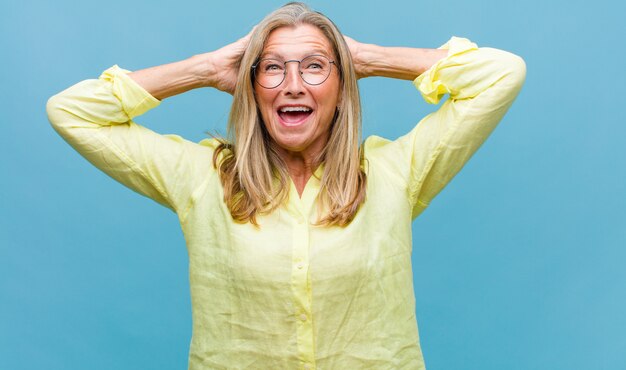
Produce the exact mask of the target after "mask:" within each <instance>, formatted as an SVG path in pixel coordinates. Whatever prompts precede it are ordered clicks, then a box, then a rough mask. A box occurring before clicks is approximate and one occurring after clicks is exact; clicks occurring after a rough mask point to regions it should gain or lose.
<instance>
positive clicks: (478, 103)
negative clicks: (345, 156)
mask: <svg viewBox="0 0 626 370" xmlns="http://www.w3.org/2000/svg"><path fill="white" fill-rule="evenodd" d="M347 41H348V43H349V45H350V43H352V45H351V52H352V53H353V60H354V62H355V67H356V68H357V71H358V73H359V74H360V75H361V77H368V76H385V77H392V78H400V79H407V80H414V81H413V83H414V85H415V86H416V87H417V88H418V90H419V91H420V92H421V93H422V96H423V97H424V99H425V100H426V101H427V102H428V103H431V104H437V103H439V101H440V100H441V98H442V97H443V96H444V95H446V94H449V95H450V97H449V99H448V100H447V101H446V102H445V103H444V104H443V105H442V106H441V107H440V108H439V110H437V111H436V112H433V113H431V114H429V115H427V116H426V117H424V118H423V119H422V120H421V121H420V122H419V123H418V124H417V126H415V127H414V128H413V129H412V130H411V131H410V132H409V133H408V134H406V135H404V136H403V137H401V138H399V139H398V140H395V141H393V142H390V141H388V140H385V139H382V138H378V137H372V138H370V139H368V141H367V142H366V146H365V150H366V153H367V152H368V151H369V152H376V153H377V155H376V156H373V157H372V162H376V161H379V162H380V163H378V164H379V166H378V168H380V169H381V171H387V172H388V174H389V178H390V179H396V180H397V179H401V180H398V181H401V182H403V183H402V184H398V186H400V187H402V188H404V189H406V191H407V196H408V198H409V200H410V203H411V206H412V208H413V216H414V217H416V216H417V215H419V213H421V212H422V211H423V210H424V209H425V208H426V207H427V206H428V204H429V203H430V201H431V200H432V199H433V198H434V197H435V196H436V195H437V194H438V193H439V192H440V191H441V190H442V189H443V188H444V187H445V186H446V185H447V184H448V183H449V182H450V180H451V179H452V178H453V177H454V176H455V175H456V173H458V171H460V170H461V168H462V167H463V166H464V165H465V163H466V162H467V161H468V160H469V159H470V157H471V156H472V155H473V154H474V152H475V151H476V150H477V149H478V148H479V147H480V146H481V145H482V143H483V142H484V141H485V140H486V139H487V137H488V136H489V135H490V134H491V132H492V131H493V129H494V128H495V127H496V125H497V124H498V123H499V122H500V121H501V120H502V118H503V117H504V115H505V113H506V112H507V110H508V109H509V107H510V106H511V104H512V103H513V101H514V100H515V98H516V97H517V95H518V93H519V92H520V90H521V88H522V85H523V83H524V80H525V76H526V65H525V63H524V61H523V59H522V58H520V57H519V56H517V55H515V54H512V53H509V52H507V51H503V50H498V49H494V48H488V47H481V48H479V47H478V46H477V45H476V44H475V43H473V42H471V41H469V40H468V39H465V38H459V37H452V38H451V39H450V40H449V41H448V42H447V43H446V44H444V45H442V46H441V47H440V48H439V49H417V48H388V47H379V46H376V45H364V44H359V43H356V42H355V41H354V40H350V39H347Z"/></svg>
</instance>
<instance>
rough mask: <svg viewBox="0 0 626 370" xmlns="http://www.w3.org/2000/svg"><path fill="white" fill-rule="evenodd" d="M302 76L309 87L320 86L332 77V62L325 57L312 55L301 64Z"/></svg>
mask: <svg viewBox="0 0 626 370" xmlns="http://www.w3.org/2000/svg"><path fill="white" fill-rule="evenodd" d="M300 74H301V75H302V79H303V80H304V82H306V83H308V84H309V85H319V84H321V83H322V82H324V81H326V79H327V78H328V76H329V75H330V60H328V58H326V57H325V56H323V55H311V56H308V57H306V58H304V59H302V62H300Z"/></svg>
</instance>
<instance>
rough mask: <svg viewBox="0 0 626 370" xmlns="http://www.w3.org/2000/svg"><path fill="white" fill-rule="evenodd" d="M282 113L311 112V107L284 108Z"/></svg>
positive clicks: (281, 109)
mask: <svg viewBox="0 0 626 370" xmlns="http://www.w3.org/2000/svg"><path fill="white" fill-rule="evenodd" d="M280 111H281V112H283V113H284V112H310V111H311V108H309V107H283V108H280Z"/></svg>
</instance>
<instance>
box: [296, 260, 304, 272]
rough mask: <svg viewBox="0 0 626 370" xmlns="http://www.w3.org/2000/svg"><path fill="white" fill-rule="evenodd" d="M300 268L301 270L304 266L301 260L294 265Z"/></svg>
mask: <svg viewBox="0 0 626 370" xmlns="http://www.w3.org/2000/svg"><path fill="white" fill-rule="evenodd" d="M296 266H297V267H298V268H299V269H300V270H302V268H303V267H304V264H303V263H302V262H300V263H298V264H297V265H296Z"/></svg>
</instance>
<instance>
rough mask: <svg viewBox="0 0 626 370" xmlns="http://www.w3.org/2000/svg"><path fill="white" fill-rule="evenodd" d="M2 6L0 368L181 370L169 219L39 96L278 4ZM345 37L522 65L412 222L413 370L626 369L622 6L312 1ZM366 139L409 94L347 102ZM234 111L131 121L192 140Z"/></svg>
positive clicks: (203, 105)
mask: <svg viewBox="0 0 626 370" xmlns="http://www.w3.org/2000/svg"><path fill="white" fill-rule="evenodd" d="M157 4H158V2H152V1H132V0H130V1H129V0H126V1H122V0H116V1H107V2H104V1H69V0H60V1H55V2H52V1H23V2H18V1H3V2H1V3H0V46H1V48H0V50H1V51H0V53H1V54H2V57H1V59H0V63H1V68H0V77H1V78H0V83H1V85H0V104H1V106H2V110H1V112H2V118H1V123H2V134H1V135H0V158H1V162H0V173H1V176H2V181H0V202H1V203H0V207H1V208H0V210H1V214H0V217H1V218H0V369H7V370H9V369H15V370H18V369H93V370H95V369H184V368H186V366H187V353H188V348H189V341H190V336H191V307H190V299H189V286H188V270H187V254H186V250H185V242H184V239H183V236H182V233H181V231H180V228H179V225H178V220H177V218H176V216H175V215H174V214H173V213H172V212H170V211H169V210H167V209H166V208H163V207H160V206H159V205H157V204H156V203H154V202H153V201H151V200H149V199H147V198H143V197H141V196H138V195H137V194H135V193H133V192H132V191H130V190H128V189H126V188H124V187H123V186H122V185H120V184H118V183H116V182H114V181H113V180H112V179H110V178H108V177H107V176H106V175H104V174H102V173H101V172H99V171H98V170H97V169H96V168H94V167H92V166H91V165H90V164H88V162H87V161H85V160H84V159H83V158H82V157H80V156H79V155H78V154H77V153H76V152H74V151H73V149H71V147H70V146H69V145H67V144H66V143H65V142H64V141H63V140H62V139H61V138H60V137H59V136H58V135H57V134H56V133H55V132H54V130H53V129H52V128H51V126H50V125H49V124H48V121H47V117H46V114H45V103H46V101H47V99H48V98H49V97H50V96H52V95H53V94H55V93H57V92H59V91H61V90H63V89H65V88H67V87H69V86H70V85H73V84H74V83H76V82H78V81H80V80H83V79H87V78H97V77H98V76H99V75H100V73H101V72H102V71H103V70H104V69H106V68H108V67H110V66H111V65H113V64H118V65H120V66H121V67H123V68H126V69H130V70H137V69H141V68H146V67H149V66H153V65H158V64H164V63H168V62H173V61H177V60H181V59H183V58H187V57H190V56H192V55H194V54H198V53H203V52H207V51H211V50H214V49H217V48H219V47H221V46H223V45H225V44H227V43H230V42H232V41H234V40H235V39H237V38H239V37H241V36H243V35H244V34H245V33H247V31H248V30H249V29H250V28H251V27H252V26H253V25H254V24H256V22H258V21H259V20H260V19H261V18H262V17H263V16H264V15H265V14H267V13H268V12H270V11H271V10H273V9H275V8H277V7H278V6H280V5H282V4H283V1H266V2H252V1H250V2H236V1H230V2H225V1H220V2H217V1H216V2H209V1H177V2H174V3H171V4H169V3H168V5H157ZM310 4H311V5H312V6H313V7H314V8H315V9H317V10H320V11H322V12H324V13H325V14H326V15H328V16H329V17H330V18H331V19H333V20H334V21H335V23H336V24H337V25H339V27H340V29H341V30H342V31H343V32H344V33H345V34H347V35H350V36H352V37H353V38H355V39H357V40H359V41H362V42H368V43H377V44H381V45H387V46H415V47H429V48H434V47H438V46H440V45H441V44H443V43H444V42H446V41H447V40H448V39H449V38H450V37H451V36H453V35H455V36H461V37H467V38H469V39H471V40H472V41H474V42H476V43H477V44H478V45H479V46H490V47H495V48H500V49H504V50H508V51H511V52H513V53H515V54H518V55H520V56H522V57H523V58H524V60H525V61H526V64H527V79H526V84H525V85H524V88H523V90H522V92H521V94H520V95H519V97H518V98H517V100H516V102H515V103H514V104H513V106H512V108H511V109H510V111H509V112H508V113H507V115H506V116H505V117H504V119H503V121H502V122H501V124H500V126H499V127H498V128H497V129H496V131H495V132H494V134H493V135H492V136H491V137H490V138H489V140H488V141H487V142H486V144H485V145H484V146H483V147H482V148H481V149H480V150H479V151H478V153H477V154H476V155H475V157H474V158H473V159H472V160H471V161H470V162H469V164H468V165H467V166H466V167H465V168H464V169H463V171H462V172H461V173H460V174H459V175H458V176H457V177H456V178H455V179H454V180H453V181H452V183H451V184H450V185H449V186H448V187H447V188H446V189H445V190H444V191H443V192H442V193H441V194H440V195H439V196H438V197H437V198H436V199H435V201H434V202H433V203H432V204H431V206H430V208H429V209H428V210H426V211H425V213H424V214H423V215H422V216H421V217H420V218H418V219H417V221H416V222H415V223H414V228H413V232H414V240H415V242H414V249H413V250H414V251H413V269H414V276H415V279H414V281H415V284H414V285H415V295H416V304H417V305H416V311H417V312H416V314H417V319H418V323H419V329H420V335H421V343H422V348H423V352H424V356H425V360H426V365H427V367H428V368H429V370H439V369H481V370H482V369H520V370H522V369H523V370H528V369H547V370H553V369H626V336H625V332H626V314H625V312H626V268H625V267H624V266H625V262H626V248H625V247H626V196H625V195H626V149H625V147H626V120H625V119H624V118H625V115H624V108H623V102H624V98H625V97H626V96H625V92H624V91H625V90H624V89H625V86H626V78H625V72H624V68H625V66H626V64H625V62H624V61H625V60H626V54H625V52H624V43H623V36H624V26H623V15H624V14H626V9H624V5H622V4H623V3H622V2H617V1H596V2H587V1H584V2H583V1H577V0H573V1H539V0H529V1H502V0H484V1H465V0H448V1H434V2H427V1H395V2H394V1H358V2H357V1H351V2H332V1H312V2H311V3H310ZM360 87H361V92H362V99H363V107H364V135H365V136H369V135H371V134H377V135H381V136H384V137H387V138H390V139H395V138H397V137H398V136H400V135H401V134H404V133H405V132H407V131H408V130H409V129H410V128H411V127H412V126H413V125H415V124H416V123H417V122H418V121H419V120H420V119H421V118H422V117H423V116H425V115H426V114H427V113H428V112H430V111H432V110H434V109H437V107H436V106H432V105H428V104H426V103H425V102H424V101H423V99H422V98H421V97H420V96H419V94H418V92H417V91H416V90H415V89H414V87H413V86H412V84H411V83H410V82H406V81H397V80H390V79H382V78H372V79H366V80H362V81H360ZM230 102H231V98H230V96H228V95H226V94H224V93H220V92H218V91H215V90H211V89H202V90H195V91H192V92H189V93H186V94H183V95H179V96H176V97H172V98H169V99H167V100H165V101H164V102H163V103H162V104H161V106H160V107H159V108H157V109H155V110H153V111H150V112H148V113H147V114H145V115H144V116H142V117H139V118H138V119H137V121H138V122H139V123H140V124H143V125H145V126H147V127H149V128H151V129H153V130H155V131H157V132H159V133H163V134H165V133H176V134H179V135H181V136H183V137H185V138H187V139H190V140H194V141H199V140H201V139H203V138H204V137H206V135H205V133H204V131H206V130H219V131H220V132H222V133H224V132H225V123H226V119H227V116H228V111H229V104H230Z"/></svg>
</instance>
